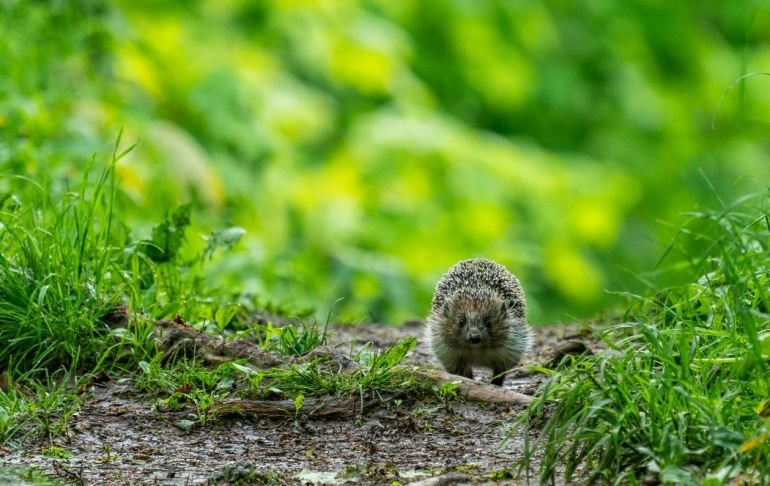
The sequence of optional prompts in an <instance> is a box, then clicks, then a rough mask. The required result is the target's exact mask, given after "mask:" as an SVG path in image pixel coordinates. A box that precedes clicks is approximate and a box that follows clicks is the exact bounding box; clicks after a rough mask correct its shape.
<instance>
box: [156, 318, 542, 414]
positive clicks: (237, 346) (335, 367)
mask: <svg viewBox="0 0 770 486" xmlns="http://www.w3.org/2000/svg"><path fill="white" fill-rule="evenodd" d="M155 333H156V337H157V346H158V349H160V350H161V351H162V352H163V359H164V361H168V360H171V359H173V358H176V357H179V356H187V357H188V358H193V357H194V358H196V359H198V360H200V361H202V362H203V363H204V364H208V365H214V366H216V365H220V364H222V363H225V362H227V361H231V360H236V359H244V358H245V359H246V360H247V363H248V364H249V365H250V366H252V367H254V368H255V369H269V368H289V367H291V366H294V365H297V364H301V363H308V362H310V361H314V360H317V361H318V363H319V365H320V366H324V367H328V369H330V370H332V371H333V372H335V373H350V372H353V371H355V370H357V369H358V368H359V365H358V363H356V362H355V361H352V360H351V359H350V358H348V357H347V356H344V355H343V354H341V353H340V352H339V351H336V350H335V349H333V348H330V347H325V346H322V347H319V348H316V349H314V350H313V351H311V352H310V353H307V354H305V355H303V356H284V355H280V354H277V353H268V352H265V351H262V350H261V349H259V348H258V347H257V346H256V345H255V344H254V343H252V342H249V341H245V340H233V341H225V340H224V339H221V338H218V337H215V336H211V335H209V334H206V333H204V332H201V331H198V330H197V329H195V328H193V327H191V326H189V325H187V324H185V323H184V322H182V321H181V319H176V320H173V321H167V320H160V321H157V322H156V323H155ZM398 369H401V370H404V371H407V372H410V373H413V375H414V376H415V377H417V378H418V379H420V380H424V381H426V382H427V383H429V384H432V385H436V386H441V385H444V384H447V383H457V384H458V388H457V390H456V391H457V394H458V396H460V397H461V398H463V399H464V400H467V401H469V402H481V403H493V404H499V405H526V404H528V403H530V402H531V401H532V397H531V396H529V395H524V394H522V393H518V392H515V391H513V390H508V389H506V388H502V387H499V386H495V385H490V384H487V383H482V382H479V381H475V380H471V379H468V378H464V377H461V376H456V375H451V374H449V373H447V372H445V371H441V370H437V369H421V368H416V369H414V368H407V367H399V368H398ZM373 403H374V402H372V403H369V402H365V403H364V404H363V405H362V404H361V402H360V400H358V405H357V406H356V400H354V399H315V398H313V399H311V398H307V399H306V402H305V405H304V406H303V410H304V411H306V412H305V414H306V415H308V416H329V415H350V414H351V413H360V411H361V410H365V409H366V408H369V407H371V406H373ZM216 411H217V412H218V413H219V414H222V415H237V414H240V415H262V416H281V417H286V416H291V415H293V414H295V412H296V410H295V406H294V402H292V401H254V400H239V401H235V400H233V401H229V402H225V403H223V404H220V405H218V406H217V407H216Z"/></svg>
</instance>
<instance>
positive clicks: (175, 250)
mask: <svg viewBox="0 0 770 486" xmlns="http://www.w3.org/2000/svg"><path fill="white" fill-rule="evenodd" d="M191 210H192V206H191V205H190V204H189V203H188V204H184V205H182V206H180V207H178V208H177V209H176V210H175V211H174V213H173V214H172V216H171V217H170V218H169V217H168V216H166V218H164V220H163V222H162V223H160V224H158V225H156V226H155V227H153V228H152V238H151V239H149V240H142V241H141V242H139V250H140V251H142V252H143V253H144V254H145V255H147V256H148V257H149V258H150V259H151V260H152V261H154V262H156V263H164V262H168V261H171V260H173V259H174V258H176V256H177V255H178V254H179V250H181V249H182V246H183V244H184V242H185V229H186V228H187V227H188V226H189V225H190V211H191Z"/></svg>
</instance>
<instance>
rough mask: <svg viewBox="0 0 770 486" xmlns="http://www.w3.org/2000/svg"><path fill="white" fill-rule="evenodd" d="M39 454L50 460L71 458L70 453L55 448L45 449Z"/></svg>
mask: <svg viewBox="0 0 770 486" xmlns="http://www.w3.org/2000/svg"><path fill="white" fill-rule="evenodd" d="M40 453H41V454H43V455H44V456H46V457H50V458H51V459H69V458H70V457H72V453H71V452H70V451H68V450H67V449H63V448H61V447H57V446H51V447H46V448H45V449H43V450H41V451H40Z"/></svg>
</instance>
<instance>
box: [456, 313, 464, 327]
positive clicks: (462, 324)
mask: <svg viewBox="0 0 770 486" xmlns="http://www.w3.org/2000/svg"><path fill="white" fill-rule="evenodd" d="M457 325H458V327H460V329H462V328H464V327H465V316H460V317H458V318H457Z"/></svg>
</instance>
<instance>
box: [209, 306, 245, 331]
mask: <svg viewBox="0 0 770 486" xmlns="http://www.w3.org/2000/svg"><path fill="white" fill-rule="evenodd" d="M240 310H241V305H240V304H234V303H233V304H226V305H223V306H222V307H220V308H219V309H217V311H216V312H215V313H214V321H216V323H217V327H218V328H219V329H224V328H225V327H227V325H228V324H230V321H232V320H233V317H235V315H236V314H238V312H239V311H240Z"/></svg>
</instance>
